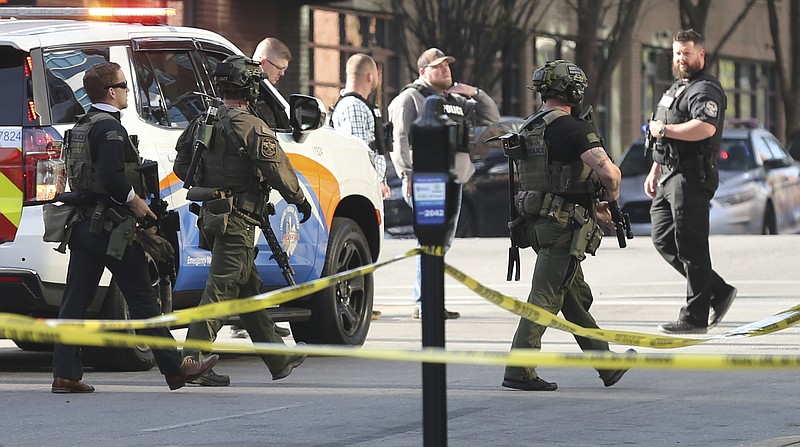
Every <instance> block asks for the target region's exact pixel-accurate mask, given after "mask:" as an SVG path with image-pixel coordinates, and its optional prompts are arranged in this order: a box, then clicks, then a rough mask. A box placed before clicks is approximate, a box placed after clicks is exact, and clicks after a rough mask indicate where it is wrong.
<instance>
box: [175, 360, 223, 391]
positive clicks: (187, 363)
mask: <svg viewBox="0 0 800 447" xmlns="http://www.w3.org/2000/svg"><path fill="white" fill-rule="evenodd" d="M217 360H219V356H218V355H217V354H213V355H210V356H208V357H206V359H205V360H203V361H202V362H198V361H197V360H195V359H193V358H191V357H188V356H187V357H184V358H183V362H181V373H180V374H178V375H177V376H164V378H165V379H166V380H167V385H169V389H171V390H177V389H178V388H183V386H184V385H186V382H189V381H192V380H194V379H196V378H198V377H200V376H202V375H203V374H205V373H206V371H208V370H209V369H211V368H213V367H214V365H215V364H216V363H217Z"/></svg>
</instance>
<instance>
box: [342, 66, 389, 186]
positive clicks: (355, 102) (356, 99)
mask: <svg viewBox="0 0 800 447" xmlns="http://www.w3.org/2000/svg"><path fill="white" fill-rule="evenodd" d="M345 72H346V73H347V81H346V84H345V87H344V89H343V90H342V92H341V96H340V97H339V100H338V101H337V102H336V104H335V105H334V110H333V114H332V115H331V125H332V126H333V127H334V128H336V129H339V130H341V131H344V132H347V133H349V134H351V135H354V136H356V137H358V138H360V139H362V140H363V141H364V142H365V143H367V145H368V146H369V147H370V148H371V149H372V150H371V151H370V152H369V157H370V160H371V161H372V165H373V166H374V167H375V172H376V173H377V175H378V179H379V180H380V182H381V185H382V187H381V189H382V193H383V198H384V200H385V199H388V198H389V195H390V191H389V186H388V185H387V184H386V157H385V154H386V153H387V152H388V150H389V149H390V147H391V145H390V144H389V143H387V141H386V137H385V136H386V132H385V129H384V124H383V120H382V117H381V109H380V108H379V107H377V106H376V105H374V104H372V103H371V102H369V101H368V100H367V97H369V95H370V94H372V92H374V91H375V90H376V89H377V88H378V83H379V78H378V65H377V64H376V63H375V61H374V60H373V59H372V58H371V57H369V56H367V55H366V54H363V53H358V54H354V55H352V56H350V58H349V59H347V66H346V68H345ZM388 134H389V135H391V132H389V133H388Z"/></svg>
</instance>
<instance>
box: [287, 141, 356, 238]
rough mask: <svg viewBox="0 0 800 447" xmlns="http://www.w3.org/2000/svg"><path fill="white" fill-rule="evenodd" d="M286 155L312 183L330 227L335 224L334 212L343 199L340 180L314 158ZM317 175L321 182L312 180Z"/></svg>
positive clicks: (321, 210)
mask: <svg viewBox="0 0 800 447" xmlns="http://www.w3.org/2000/svg"><path fill="white" fill-rule="evenodd" d="M286 155H288V156H289V160H290V161H291V162H292V166H293V167H294V168H295V169H296V170H298V171H300V173H301V174H302V175H303V176H304V177H305V178H306V180H308V181H309V182H310V183H311V188H312V190H313V191H314V194H315V195H316V196H317V201H319V207H320V212H322V214H323V215H324V216H325V222H326V224H327V226H328V229H330V228H331V225H332V224H333V214H334V212H335V211H336V207H337V206H339V202H341V201H342V192H341V191H340V190H339V182H338V181H337V180H336V177H334V175H333V173H331V171H329V170H328V169H327V168H326V167H325V166H322V165H321V164H319V163H317V162H316V161H314V160H313V159H311V158H308V157H306V156H303V155H299V154H286ZM315 177H316V178H317V179H318V182H319V183H316V182H313V181H312V180H313V179H314V178H315Z"/></svg>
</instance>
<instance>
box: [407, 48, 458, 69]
mask: <svg viewBox="0 0 800 447" xmlns="http://www.w3.org/2000/svg"><path fill="white" fill-rule="evenodd" d="M444 61H447V62H448V63H450V64H452V63H453V62H455V61H456V58H454V57H453V56H447V55H445V54H444V52H443V51H442V50H440V49H438V48H428V49H427V50H425V51H424V52H423V53H422V55H421V56H420V57H419V59H417V68H425V67H435V66H437V65H439V64H441V63H442V62H444Z"/></svg>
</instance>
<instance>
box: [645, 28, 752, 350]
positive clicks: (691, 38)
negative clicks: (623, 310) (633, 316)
mask: <svg viewBox="0 0 800 447" xmlns="http://www.w3.org/2000/svg"><path fill="white" fill-rule="evenodd" d="M672 72H673V74H674V75H675V78H676V79H677V81H675V83H674V84H672V86H671V87H670V88H669V90H667V92H666V93H665V94H664V96H663V97H662V98H661V100H660V101H659V102H658V108H657V111H656V119H655V120H654V121H651V122H650V123H649V132H650V134H651V135H652V136H653V137H655V138H656V139H657V143H656V145H655V148H654V149H655V150H654V151H653V165H652V167H651V169H650V173H649V174H648V175H647V178H646V179H645V181H644V191H645V193H646V194H647V195H648V196H650V197H652V198H653V203H652V205H651V207H650V219H651V221H652V239H653V244H654V245H655V247H656V250H658V252H659V253H660V254H661V256H662V257H663V258H664V259H665V260H666V261H667V262H668V263H669V264H670V265H671V266H672V267H673V268H675V270H677V271H678V272H679V273H680V274H681V275H683V276H684V277H685V278H686V279H687V281H688V285H687V288H686V306H684V307H683V308H682V309H681V311H680V315H679V317H678V321H676V322H674V323H666V324H662V325H660V326H659V327H658V328H659V330H661V331H662V332H665V333H668V334H705V333H706V332H707V331H708V328H710V327H714V326H716V325H717V324H718V323H719V322H720V321H721V320H722V318H723V317H724V316H725V314H726V313H727V312H728V309H729V308H730V306H731V303H733V300H734V298H736V288H735V287H733V286H731V285H729V284H728V283H726V282H725V281H724V280H723V279H722V278H721V277H720V276H719V275H718V274H717V273H716V272H714V270H713V269H712V268H711V255H710V253H709V247H708V233H709V228H708V209H709V203H710V201H711V198H712V197H713V196H714V192H715V191H716V189H717V186H718V184H719V173H718V171H717V152H718V151H719V145H720V140H721V139H722V125H723V123H724V121H725V107H726V101H727V99H726V97H725V92H724V91H723V90H722V85H720V83H719V81H718V80H717V78H716V77H714V76H713V75H711V74H710V73H708V72H706V70H705V49H704V48H703V37H702V36H701V35H700V34H698V33H697V32H696V31H694V30H691V29H690V30H683V31H679V32H678V33H677V34H676V35H675V38H674V41H673V43H672ZM709 320H710V321H709Z"/></svg>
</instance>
